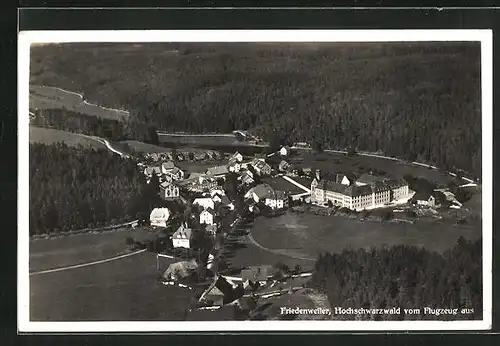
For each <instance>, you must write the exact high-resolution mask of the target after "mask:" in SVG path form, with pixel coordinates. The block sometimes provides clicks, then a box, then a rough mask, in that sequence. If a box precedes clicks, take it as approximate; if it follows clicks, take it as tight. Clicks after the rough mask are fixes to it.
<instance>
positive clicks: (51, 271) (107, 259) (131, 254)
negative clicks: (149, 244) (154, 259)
mask: <svg viewBox="0 0 500 346" xmlns="http://www.w3.org/2000/svg"><path fill="white" fill-rule="evenodd" d="M145 251H146V249H142V250H139V251H136V252H132V253H128V254H125V255H120V256H115V257H111V258H106V259H103V260H99V261H93V262H88V263H82V264H76V265H72V266H68V267H61V268H54V269H47V270H41V271H38V272H33V273H30V276H32V275H41V274H49V273H55V272H60V271H64V270H70V269H76V268H82V267H89V266H93V265H97V264H101V263H107V262H111V261H116V260H119V259H122V258H125V257H130V256H134V255H138V254H140V253H143V252H145Z"/></svg>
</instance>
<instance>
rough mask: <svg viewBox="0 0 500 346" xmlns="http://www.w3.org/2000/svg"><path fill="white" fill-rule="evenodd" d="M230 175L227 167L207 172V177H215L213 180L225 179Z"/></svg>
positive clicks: (211, 168)
mask: <svg viewBox="0 0 500 346" xmlns="http://www.w3.org/2000/svg"><path fill="white" fill-rule="evenodd" d="M228 173H229V170H228V168H227V166H215V167H210V168H208V169H207V170H206V172H205V174H206V176H207V177H213V178H220V177H224V176H225V175H226V174H228Z"/></svg>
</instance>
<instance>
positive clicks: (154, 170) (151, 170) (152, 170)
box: [144, 166, 161, 178]
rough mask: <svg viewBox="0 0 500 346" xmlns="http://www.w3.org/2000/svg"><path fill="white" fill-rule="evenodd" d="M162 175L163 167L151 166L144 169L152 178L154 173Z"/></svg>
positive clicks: (145, 173) (147, 175)
mask: <svg viewBox="0 0 500 346" xmlns="http://www.w3.org/2000/svg"><path fill="white" fill-rule="evenodd" d="M155 174H156V175H157V176H158V177H159V176H161V168H160V167H158V166H150V167H146V168H145V169H144V175H145V176H146V177H148V178H151V177H152V176H153V175H155Z"/></svg>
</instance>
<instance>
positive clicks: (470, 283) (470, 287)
mask: <svg viewBox="0 0 500 346" xmlns="http://www.w3.org/2000/svg"><path fill="white" fill-rule="evenodd" d="M481 263H482V254H481V241H480V240H477V241H473V242H472V241H468V240H465V239H464V238H463V237H460V238H459V239H458V241H457V244H456V245H455V246H454V247H453V248H452V249H451V250H449V251H447V252H445V253H444V254H439V253H436V252H431V251H429V250H426V249H425V248H417V247H413V246H407V245H399V246H392V247H388V248H372V249H370V250H365V249H359V250H352V249H346V250H344V251H343V252H341V253H338V254H325V255H323V256H320V257H319V259H318V261H317V262H316V266H315V269H316V270H315V272H314V273H313V277H312V279H311V285H312V286H313V287H315V288H319V289H321V290H322V291H324V292H325V293H326V294H327V295H328V300H329V302H330V305H331V306H332V308H335V307H342V308H365V309H369V308H375V309H379V308H382V309H383V308H392V307H396V308H397V307H400V308H401V313H400V314H399V315H363V316H362V315H357V317H356V319H384V320H385V319H393V320H400V319H401V320H402V319H416V320H420V319H440V320H442V319H444V320H447V319H481V318H482V283H481V282H482V267H481ZM425 307H430V308H433V309H435V308H446V309H451V308H458V311H461V309H462V308H469V309H474V312H473V313H467V314H465V313H463V314H461V313H458V315H441V316H435V315H433V314H429V313H427V314H426V313H424V308H425ZM404 308H407V309H408V308H420V309H421V312H422V313H421V314H416V315H410V314H405V312H404ZM337 317H340V318H345V319H354V317H353V315H344V316H342V315H340V316H337Z"/></svg>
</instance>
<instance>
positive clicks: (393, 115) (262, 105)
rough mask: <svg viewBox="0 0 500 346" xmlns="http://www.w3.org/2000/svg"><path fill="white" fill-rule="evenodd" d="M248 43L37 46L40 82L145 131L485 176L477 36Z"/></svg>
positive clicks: (36, 71) (36, 72)
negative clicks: (125, 115)
mask: <svg viewBox="0 0 500 346" xmlns="http://www.w3.org/2000/svg"><path fill="white" fill-rule="evenodd" d="M243 46H244V48H243ZM243 46H242V45H233V46H231V45H229V44H225V45H224V44H219V45H217V44H207V45H201V44H200V45H193V44H191V45H187V46H186V45H184V46H183V45H182V44H181V45H180V48H179V53H178V54H176V53H172V54H170V53H169V54H166V53H165V52H166V50H167V48H165V49H162V48H161V47H162V46H161V45H160V46H158V45H150V46H147V45H145V46H143V48H142V52H143V55H142V56H141V54H137V52H135V53H127V52H126V51H124V49H123V46H120V47H121V49H116V50H113V49H112V48H111V47H108V46H107V47H105V48H102V49H100V48H99V46H98V45H97V46H96V45H87V46H82V45H80V46H78V47H76V46H74V45H73V46H71V45H66V46H65V45H60V46H59V47H40V48H38V49H37V50H34V54H33V59H34V63H33V66H34V67H33V69H34V75H32V80H33V81H36V82H37V83H38V84H55V85H60V86H62V87H68V88H69V89H75V87H77V88H78V91H82V92H84V93H85V95H86V98H88V99H89V100H91V101H93V102H94V101H95V102H98V103H100V104H104V105H109V106H113V107H115V106H117V107H123V106H125V108H127V109H129V110H130V111H131V119H132V121H133V122H135V124H137V126H133V129H137V130H139V128H140V127H141V126H142V127H146V128H147V127H149V126H154V127H156V128H159V129H162V130H166V131H174V132H175V131H187V132H193V133H199V132H230V131H232V130H234V129H248V130H250V131H252V132H254V133H256V134H257V135H260V136H261V137H263V138H264V139H267V140H268V141H271V139H272V138H273V136H274V135H276V134H280V135H281V136H282V139H283V140H284V141H287V142H289V143H292V142H294V141H301V142H303V141H305V142H313V143H312V144H313V145H314V147H316V148H326V147H330V148H338V149H341V148H342V149H343V148H354V149H356V150H363V151H379V150H380V151H383V152H384V153H386V154H387V155H391V156H398V157H405V158H408V159H409V160H417V161H422V162H432V163H434V164H436V165H438V166H439V167H442V168H445V169H450V170H452V169H454V168H461V169H464V170H465V171H467V172H470V173H472V174H474V175H475V176H477V177H479V176H480V173H481V109H480V91H481V86H480V49H479V48H480V46H479V45H478V44H475V43H470V44H465V43H436V44H429V43H426V44H423V43H411V44H410V43H399V44H362V45H353V44H351V45H349V44H337V45H334V44H325V45H321V44H316V45H315V46H314V47H313V48H311V46H310V45H309V46H308V45H279V44H274V45H263V44H255V45H243ZM170 48H171V47H170ZM170 48H169V49H170ZM44 49H45V50H44ZM96 50H98V51H100V52H101V53H102V54H95V52H96ZM147 52H150V53H151V54H147ZM146 56H147V58H146ZM41 57H44V59H41ZM38 60H40V64H39V65H37V61H38ZM42 61H43V64H44V65H43V66H42V65H41V64H42V63H41V62H42ZM68 61H71V64H68V63H67V62H68ZM89 61H93V62H95V64H88V62H89ZM75 66H77V67H81V69H80V68H75ZM75 71H78V73H77V72H75ZM82 71H83V72H82ZM117 76H119V77H117ZM103 81H105V82H103ZM139 131H140V132H141V133H147V131H145V130H144V129H141V130H139Z"/></svg>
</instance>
